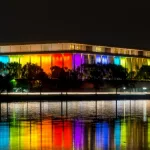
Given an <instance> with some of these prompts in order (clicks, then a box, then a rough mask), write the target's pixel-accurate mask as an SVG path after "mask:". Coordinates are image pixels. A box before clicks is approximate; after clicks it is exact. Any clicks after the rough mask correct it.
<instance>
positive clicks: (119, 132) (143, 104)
mask: <svg viewBox="0 0 150 150" xmlns="http://www.w3.org/2000/svg"><path fill="white" fill-rule="evenodd" d="M0 106H1V107H0V108H1V111H0V112H1V114H0V116H1V117H0V120H1V121H0V150H61V149H62V150H101V149H104V150H107V149H117V150H119V149H127V150H128V149H150V100H138V101H129V100H126V101H118V102H117V105H116V101H83V102H82V101H81V102H79V101H72V102H66V101H64V102H61V101H60V102H46V101H45V102H41V103H40V102H16V103H14V102H13V103H1V105H0ZM116 106H117V109H116Z"/></svg>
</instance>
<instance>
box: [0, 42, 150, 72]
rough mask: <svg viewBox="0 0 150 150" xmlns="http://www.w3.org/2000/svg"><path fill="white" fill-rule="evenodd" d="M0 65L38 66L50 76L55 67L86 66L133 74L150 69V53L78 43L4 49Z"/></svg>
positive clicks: (7, 46) (2, 48)
mask: <svg viewBox="0 0 150 150" xmlns="http://www.w3.org/2000/svg"><path fill="white" fill-rule="evenodd" d="M0 61H1V62H3V63H8V62H18V63H20V64H22V65H24V64H26V63H27V62H28V63H35V64H37V65H39V66H41V67H42V68H43V70H44V71H45V72H46V73H50V67H51V66H59V67H67V68H69V69H75V68H77V67H78V66H80V65H81V64H84V63H88V64H92V63H102V64H108V63H112V64H116V65H122V66H123V67H125V68H127V70H128V72H130V71H136V70H137V69H138V68H140V67H141V66H142V65H150V51H148V50H139V49H127V48H117V47H109V46H98V45H88V44H78V43H45V44H19V45H1V46H0Z"/></svg>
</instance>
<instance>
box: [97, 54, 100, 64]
mask: <svg viewBox="0 0 150 150" xmlns="http://www.w3.org/2000/svg"><path fill="white" fill-rule="evenodd" d="M97 63H101V56H100V55H96V64H97Z"/></svg>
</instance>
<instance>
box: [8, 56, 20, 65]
mask: <svg viewBox="0 0 150 150" xmlns="http://www.w3.org/2000/svg"><path fill="white" fill-rule="evenodd" d="M9 61H10V62H17V63H19V61H20V56H18V55H10V56H9Z"/></svg>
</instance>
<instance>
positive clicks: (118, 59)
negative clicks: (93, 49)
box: [114, 56, 120, 65]
mask: <svg viewBox="0 0 150 150" xmlns="http://www.w3.org/2000/svg"><path fill="white" fill-rule="evenodd" d="M114 64H115V65H120V57H118V56H115V57H114Z"/></svg>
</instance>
